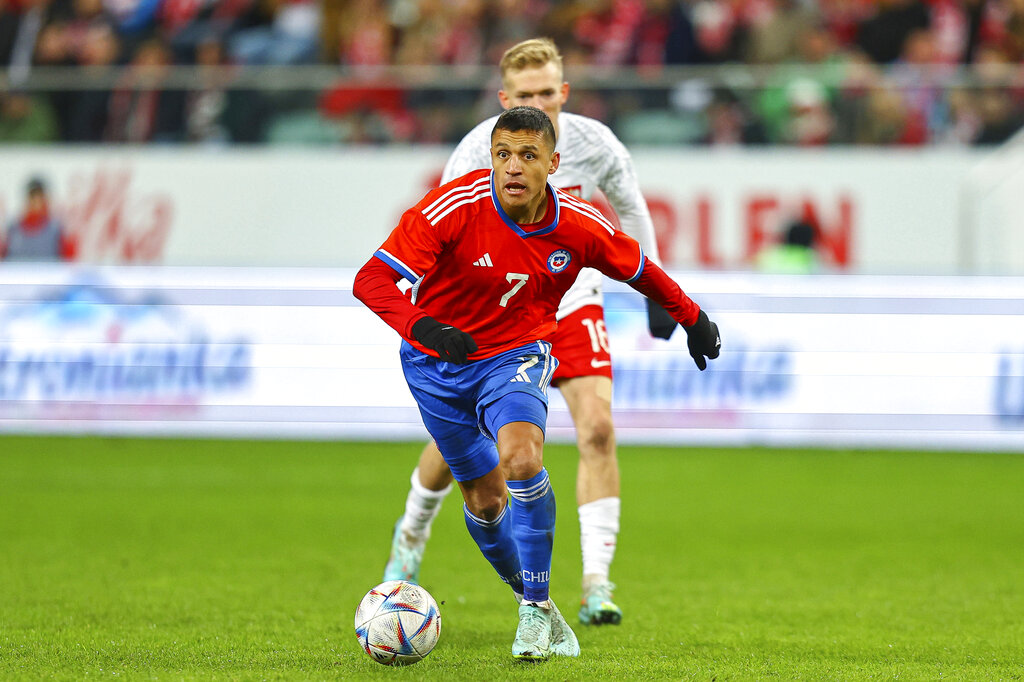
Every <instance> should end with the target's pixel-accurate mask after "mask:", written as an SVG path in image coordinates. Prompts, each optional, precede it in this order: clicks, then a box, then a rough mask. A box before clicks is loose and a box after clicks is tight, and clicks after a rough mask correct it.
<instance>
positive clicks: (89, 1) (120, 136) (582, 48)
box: [0, 0, 1024, 146]
mask: <svg viewBox="0 0 1024 682" xmlns="http://www.w3.org/2000/svg"><path fill="white" fill-rule="evenodd" d="M537 35H545V36H549V37H551V38H553V39H554V40H555V41H556V42H557V43H558V44H559V46H560V47H561V49H562V51H563V54H564V56H565V64H566V75H567V79H568V80H569V81H570V82H571V83H572V85H573V88H574V89H573V94H572V95H571V96H570V102H569V105H568V107H567V108H568V109H569V110H570V111H576V112H579V113H583V114H587V115H590V116H593V117H595V118H598V119H601V120H603V121H606V122H607V123H609V124H610V125H611V126H612V127H613V129H615V130H616V132H617V133H618V134H619V136H620V137H621V138H622V139H623V140H624V141H625V142H627V143H629V144H643V143H651V144H662V145H664V144H694V145H696V144H706V145H717V144H747V145H757V144H788V145H801V146H813V145H825V144H857V145H926V144H957V145H985V144H998V143H1001V142H1003V141H1005V140H1006V139H1008V138H1009V137H1010V136H1012V135H1013V133H1014V132H1016V131H1017V130H1018V129H1019V128H1020V127H1021V124H1022V122H1024V71H1022V69H1021V67H1020V64H1021V61H1022V59H1024V0H924V1H918V0H820V1H818V2H811V1H808V0H749V1H744V0H562V1H559V0H320V1H315V0H0V68H2V70H3V72H4V75H3V78H4V81H5V83H6V85H5V87H4V92H3V94H2V95H0V97H2V102H0V142H22V143H49V142H86V143H97V142H106V143H174V142H193V143H267V142H269V143H314V144H331V143H336V144H386V143H405V142H421V143H453V142H455V141H457V140H458V139H459V138H460V137H461V136H462V135H463V134H464V133H465V132H466V131H467V130H468V129H469V128H470V127H472V125H474V124H475V123H476V122H477V121H479V120H480V119H481V118H482V117H484V116H487V115H489V114H491V113H494V112H495V111H496V110H497V108H498V104H497V99H496V97H495V96H494V92H495V91H496V90H497V89H498V87H500V83H499V82H498V81H497V80H496V68H495V65H496V64H497V62H498V60H499V58H500V55H501V53H502V52H503V51H504V50H505V49H506V48H507V47H508V46H509V45H511V44H513V43H515V42H517V41H519V40H521V39H524V38H528V37H533V36H537ZM175 66H177V67H181V68H172V67H175ZM267 66H271V67H282V66H285V67H305V68H297V69H293V70H291V71H289V72H288V73H290V74H294V76H291V77H290V78H292V81H291V83H292V87H284V88H282V87H275V88H265V87H261V86H260V85H259V81H258V79H257V82H256V83H255V84H254V82H253V81H252V79H250V80H248V81H246V80H244V79H242V78H241V75H243V74H245V73H247V72H248V73H253V69H257V68H259V67H267ZM425 66H433V67H443V68H439V69H435V70H433V71H430V70H426V71H425V70H424V69H423V67H425ZM54 67H63V68H54ZM417 69H419V70H417ZM183 72H184V73H185V74H186V77H185V78H184V79H183V78H182V77H181V74H182V73H183ZM325 72H326V73H327V74H328V77H329V80H330V82H329V83H328V84H327V85H326V86H324V85H323V84H322V80H323V79H318V78H317V77H314V76H311V75H309V74H321V75H322V74H323V73H325ZM403 73H406V74H412V75H411V76H410V75H406V76H404V77H403V75H402V74H403ZM174 74H178V75H177V77H176V78H175V77H172V76H173V75H174ZM303 74H306V75H305V76H304V75H303ZM462 76H464V78H462V79H461V80H460V77H462ZM44 77H48V78H49V79H48V80H47V79H45V78H44Z"/></svg>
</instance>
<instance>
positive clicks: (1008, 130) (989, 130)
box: [972, 87, 1024, 145]
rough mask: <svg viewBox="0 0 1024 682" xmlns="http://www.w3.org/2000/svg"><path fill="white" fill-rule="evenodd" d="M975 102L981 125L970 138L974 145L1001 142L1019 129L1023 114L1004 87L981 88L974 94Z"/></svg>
mask: <svg viewBox="0 0 1024 682" xmlns="http://www.w3.org/2000/svg"><path fill="white" fill-rule="evenodd" d="M976 102H977V111H978V118H979V121H980V124H981V125H980V129H979V130H978V134H977V136H976V137H975V138H974V140H972V142H973V143H974V144H975V145H997V144H1002V143H1004V142H1006V141H1007V140H1009V139H1010V138H1011V137H1013V135H1014V133H1016V132H1017V131H1018V130H1020V129H1021V124H1022V123H1024V116H1022V112H1021V110H1020V109H1019V107H1016V106H1014V103H1013V101H1012V100H1011V99H1010V94H1009V92H1007V91H1006V89H1005V88H999V87H994V88H983V89H982V90H981V91H980V92H979V93H978V94H977V95H976Z"/></svg>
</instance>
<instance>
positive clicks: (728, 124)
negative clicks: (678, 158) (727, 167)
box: [701, 88, 768, 146]
mask: <svg viewBox="0 0 1024 682" xmlns="http://www.w3.org/2000/svg"><path fill="white" fill-rule="evenodd" d="M704 114H705V116H706V118H707V134H706V135H705V136H704V138H703V139H702V140H701V141H702V143H703V144H708V145H714V146H719V145H755V144H765V143H767V142H768V137H767V135H766V134H765V131H764V127H763V126H762V125H761V123H760V121H758V120H757V119H756V118H755V117H754V116H753V115H752V114H751V113H750V110H749V109H748V108H747V107H746V105H745V104H744V103H743V101H742V100H741V99H740V98H739V97H737V96H736V93H734V92H733V91H732V90H729V89H728V88H719V89H717V90H716V91H715V92H714V94H713V95H712V97H711V102H710V103H709V104H708V105H707V107H706V108H705V109H704Z"/></svg>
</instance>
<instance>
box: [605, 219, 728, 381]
mask: <svg viewBox="0 0 1024 682" xmlns="http://www.w3.org/2000/svg"><path fill="white" fill-rule="evenodd" d="M602 237H603V238H602V239H601V240H600V243H599V245H598V246H597V248H596V249H594V250H593V251H592V252H591V257H592V258H594V259H595V260H594V261H592V263H591V264H593V265H594V267H597V269H598V270H600V271H601V272H603V273H604V274H605V275H607V276H609V277H611V278H612V279H617V280H619V281H623V282H626V283H627V284H629V286H631V287H633V288H634V289H636V290H637V291H639V292H640V293H641V294H643V295H644V296H647V297H648V298H649V299H651V300H653V301H655V302H657V303H658V304H660V305H661V306H662V307H663V308H664V309H665V310H666V311H667V312H668V314H669V315H671V316H672V319H673V320H675V321H676V322H678V323H679V324H681V325H682V327H683V329H684V330H685V331H686V346H687V348H688V349H689V351H690V357H692V358H693V361H694V362H695V363H696V364H697V367H698V368H699V369H700V370H701V371H703V370H704V369H706V368H707V366H708V365H707V360H705V357H707V358H711V359H714V358H717V357H718V354H719V351H720V349H721V346H722V341H721V337H720V335H719V333H718V325H716V324H715V323H714V322H712V321H711V320H710V319H709V318H708V316H707V313H705V312H704V311H703V310H701V309H700V306H698V305H697V304H696V303H695V302H694V301H693V299H691V298H690V297H689V296H687V295H686V294H685V293H684V292H683V290H682V289H681V288H680V287H679V285H678V284H676V282H675V280H673V279H672V278H671V277H669V276H668V274H667V273H666V272H665V271H664V270H662V269H661V267H660V266H659V265H658V264H657V263H655V262H654V261H652V260H651V259H650V258H648V257H647V256H645V255H644V252H643V249H642V248H640V245H639V244H638V243H637V242H636V241H635V240H633V239H632V238H630V237H628V236H627V235H624V234H622V233H621V232H616V233H614V234H613V235H610V236H609V235H602ZM602 245H603V246H604V248H602Z"/></svg>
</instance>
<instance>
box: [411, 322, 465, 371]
mask: <svg viewBox="0 0 1024 682" xmlns="http://www.w3.org/2000/svg"><path fill="white" fill-rule="evenodd" d="M412 335H413V336H414V337H415V338H416V340H417V341H419V342H420V343H422V344H423V345H424V346H426V347H427V348H429V349H430V350H435V351H437V354H438V356H440V358H441V359H442V360H444V361H446V362H452V363H454V364H456V365H465V364H466V363H467V362H469V354H470V353H475V352H476V349H477V348H476V341H474V340H473V337H472V336H470V335H469V334H467V333H466V332H464V331H462V330H461V329H456V328H455V327H453V326H451V325H450V324H441V323H440V322H438V321H437V320H435V319H434V318H432V317H430V316H429V315H428V316H427V317H421V318H420V319H418V320H416V322H415V323H414V324H413V325H412Z"/></svg>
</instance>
